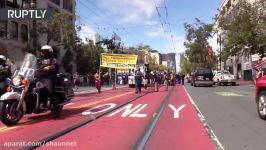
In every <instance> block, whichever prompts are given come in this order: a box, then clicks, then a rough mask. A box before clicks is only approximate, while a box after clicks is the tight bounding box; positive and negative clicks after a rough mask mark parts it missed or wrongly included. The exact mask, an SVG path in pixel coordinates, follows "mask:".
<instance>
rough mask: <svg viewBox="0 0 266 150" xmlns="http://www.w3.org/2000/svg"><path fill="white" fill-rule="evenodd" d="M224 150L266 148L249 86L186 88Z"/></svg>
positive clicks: (265, 132)
mask: <svg viewBox="0 0 266 150" xmlns="http://www.w3.org/2000/svg"><path fill="white" fill-rule="evenodd" d="M185 88H186V89H187V91H188V93H189V94H190V96H191V97H192V99H193V100H194V101H195V103H196V105H197V106H198V108H199V110H200V111H201V113H202V114H203V115H204V117H205V119H206V121H207V123H208V125H209V126H210V127H211V129H212V130H213V131H214V134H215V135H216V136H217V137H218V139H219V141H220V142H221V144H222V145H223V147H224V149H225V150H263V149H266V144H265V141H266V130H265V129H266V121H263V120H261V119H260V118H259V117H258V114H257V109H256V103H255V87H254V86H252V85H239V86H214V87H192V86H190V85H186V86H185Z"/></svg>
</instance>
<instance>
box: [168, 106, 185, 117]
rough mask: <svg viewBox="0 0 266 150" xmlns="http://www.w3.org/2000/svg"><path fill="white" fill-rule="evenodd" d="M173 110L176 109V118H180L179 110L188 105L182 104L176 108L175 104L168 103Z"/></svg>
mask: <svg viewBox="0 0 266 150" xmlns="http://www.w3.org/2000/svg"><path fill="white" fill-rule="evenodd" d="M168 106H169V107H170V108H171V109H172V110H173V111H174V118H179V112H180V111H181V110H182V109H183V108H184V107H186V105H182V106H180V107H179V108H177V109H176V108H175V106H173V105H171V104H169V105H168Z"/></svg>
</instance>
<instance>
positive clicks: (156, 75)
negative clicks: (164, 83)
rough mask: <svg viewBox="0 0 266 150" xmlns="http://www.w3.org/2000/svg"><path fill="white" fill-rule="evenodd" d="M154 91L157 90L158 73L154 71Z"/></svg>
mask: <svg viewBox="0 0 266 150" xmlns="http://www.w3.org/2000/svg"><path fill="white" fill-rule="evenodd" d="M153 79H154V88H155V92H158V91H159V82H160V74H159V73H158V72H157V71H155V73H154V75H153Z"/></svg>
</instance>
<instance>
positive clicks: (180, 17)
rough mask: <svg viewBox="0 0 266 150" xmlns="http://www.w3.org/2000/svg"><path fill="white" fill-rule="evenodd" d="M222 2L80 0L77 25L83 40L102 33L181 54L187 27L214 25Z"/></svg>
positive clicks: (196, 0)
mask: <svg viewBox="0 0 266 150" xmlns="http://www.w3.org/2000/svg"><path fill="white" fill-rule="evenodd" d="M221 2H222V0H77V6H76V8H77V18H76V23H77V24H79V25H82V31H80V33H79V35H80V37H81V38H83V39H85V37H89V36H90V35H92V34H93V33H96V32H97V33H99V34H100V35H101V36H102V37H103V38H111V36H112V34H113V32H115V33H116V34H118V35H119V36H120V37H121V41H122V43H123V44H124V45H125V46H127V47H129V46H136V45H137V44H140V43H143V44H145V45H150V46H151V47H152V48H153V49H155V50H158V51H159V52H160V53H170V52H175V53H177V54H178V53H182V52H184V51H185V48H184V46H183V43H184V41H185V36H186V32H185V29H184V23H189V24H193V23H195V18H199V19H200V20H201V21H203V22H205V23H214V20H213V17H214V16H215V14H217V13H218V10H217V9H218V8H219V6H220V4H221Z"/></svg>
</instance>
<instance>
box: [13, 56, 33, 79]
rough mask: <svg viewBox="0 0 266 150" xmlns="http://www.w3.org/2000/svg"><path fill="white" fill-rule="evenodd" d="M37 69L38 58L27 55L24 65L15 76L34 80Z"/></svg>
mask: <svg viewBox="0 0 266 150" xmlns="http://www.w3.org/2000/svg"><path fill="white" fill-rule="evenodd" d="M36 68H37V58H36V57H35V56H34V55H33V54H26V55H25V57H24V60H23V62H22V65H21V67H20V69H19V70H18V71H16V73H15V76H17V75H20V76H22V77H23V78H34V74H35V71H36Z"/></svg>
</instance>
